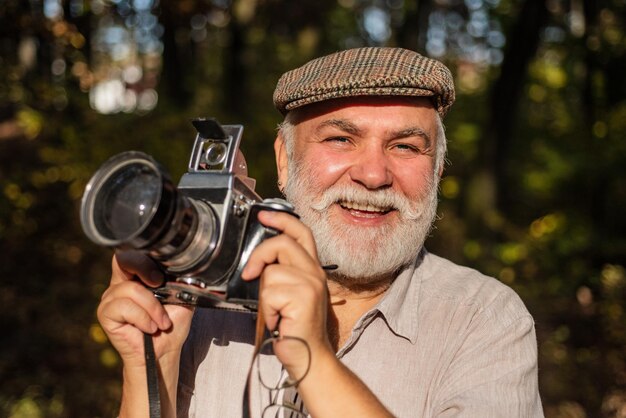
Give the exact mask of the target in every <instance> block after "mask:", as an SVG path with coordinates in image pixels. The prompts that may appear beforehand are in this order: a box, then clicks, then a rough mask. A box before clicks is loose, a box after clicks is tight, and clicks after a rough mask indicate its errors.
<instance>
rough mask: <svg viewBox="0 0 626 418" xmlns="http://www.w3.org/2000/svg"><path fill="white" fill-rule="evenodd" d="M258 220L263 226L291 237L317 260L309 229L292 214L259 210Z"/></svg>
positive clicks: (313, 241)
mask: <svg viewBox="0 0 626 418" xmlns="http://www.w3.org/2000/svg"><path fill="white" fill-rule="evenodd" d="M259 220H260V221H261V223H262V224H263V225H265V226H269V227H272V228H274V229H277V230H279V231H281V232H282V233H283V234H285V235H288V236H290V237H292V238H293V239H294V240H295V241H296V242H297V243H298V244H300V245H301V246H302V247H303V248H304V249H305V250H306V251H307V253H309V255H310V256H311V257H312V258H314V259H315V260H317V248H316V247H315V240H314V239H313V234H312V233H311V230H310V229H309V228H307V227H306V226H305V225H304V224H303V223H302V222H300V221H299V220H298V219H297V218H295V217H294V216H292V215H290V214H288V213H284V212H272V211H261V212H259Z"/></svg>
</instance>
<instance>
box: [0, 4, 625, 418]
mask: <svg viewBox="0 0 626 418" xmlns="http://www.w3.org/2000/svg"><path fill="white" fill-rule="evenodd" d="M46 3H47V4H48V5H50V4H59V5H60V7H61V9H60V10H62V12H59V11H58V10H57V11H56V12H55V11H54V10H50V9H47V10H46V14H44V13H43V10H42V9H41V8H42V7H43V6H42V4H41V3H39V2H23V1H18V0H8V1H4V2H1V3H0V22H1V24H0V39H1V41H2V42H0V52H1V53H0V254H1V257H2V260H1V262H0V278H1V279H0V318H1V319H0V321H1V325H2V329H3V333H2V337H1V338H2V344H0V375H1V376H2V380H1V381H0V415H2V416H10V417H38V416H41V417H43V416H45V417H57V416H58V417H61V416H62V417H72V416H81V417H82V416H115V413H116V408H117V403H118V399H119V396H120V387H119V382H120V376H119V372H120V364H119V359H118V358H117V355H116V353H115V352H114V351H113V350H112V349H111V348H110V347H109V345H108V342H107V340H106V336H105V335H104V333H103V332H102V330H101V329H100V327H99V326H98V325H97V321H96V319H95V309H96V306H97V304H98V300H99V298H100V295H101V293H102V291H103V290H104V289H105V287H106V286H107V281H108V277H109V262H110V253H108V252H107V251H103V250H102V249H101V248H96V247H95V246H94V245H93V244H91V243H89V242H88V241H86V239H85V238H84V237H83V234H82V232H81V230H80V226H79V221H78V206H79V201H80V197H81V195H82V191H83V188H84V186H85V183H86V182H87V180H88V178H89V177H90V175H91V173H93V171H94V170H95V169H96V168H97V167H98V166H99V165H100V164H101V163H102V162H103V161H104V160H105V159H106V158H108V157H109V156H111V155H113V154H116V153H118V152H121V151H125V150H128V149H139V150H142V151H144V152H147V153H149V154H152V155H153V156H154V157H155V158H156V159H157V160H159V161H161V162H162V163H163V164H164V165H165V166H166V167H167V168H168V169H169V170H170V171H171V173H172V176H173V178H174V179H177V178H178V177H179V176H180V175H181V174H182V173H183V172H184V171H185V169H186V164H187V160H188V157H189V152H190V147H191V145H192V142H193V136H194V131H193V128H192V127H191V125H190V123H189V120H190V119H192V118H194V117H197V116H215V117H217V118H218V119H219V120H220V121H221V122H223V123H242V124H244V125H245V133H244V142H243V150H244V153H245V154H246V155H247V156H248V160H249V161H248V163H249V166H250V170H251V173H252V175H253V177H256V178H257V180H258V186H257V189H258V190H259V192H260V193H261V195H263V196H273V195H274V196H275V195H277V193H278V191H277V190H276V186H275V169H274V160H273V152H272V143H273V139H274V135H275V127H276V124H277V123H278V122H279V121H280V115H279V114H278V113H277V112H276V111H275V110H274V109H273V107H272V104H271V95H272V91H273V88H274V84H275V82H276V80H277V79H278V77H279V76H280V74H281V73H282V72H283V71H285V70H287V69H290V68H293V67H294V66H297V65H300V64H302V63H303V62H305V61H306V60H308V59H310V58H311V57H314V56H317V55H319V54H322V53H326V52H330V51H334V50H337V49H340V48H345V47H350V46H357V45H366V44H374V43H376V42H375V39H374V37H373V36H372V34H371V33H370V32H368V28H367V27H366V25H365V24H364V21H365V19H364V16H365V15H366V13H367V11H368V10H370V9H368V7H371V6H373V5H375V2H370V1H366V0H341V1H338V2H334V1H302V2H287V1H265V2H257V1H250V0H237V1H233V2H232V4H230V2H217V1H215V2H211V1H204V2H200V1H173V0H161V1H160V2H159V6H158V10H154V9H150V10H138V9H133V8H132V7H131V3H132V2H129V1H126V0H119V1H115V2H108V1H103V0H92V1H87V0H85V1H69V0H67V1H59V2H46ZM148 3H149V2H148ZM443 3H446V2H417V3H416V2H401V1H400V2H398V1H389V2H387V3H386V5H385V6H378V7H382V8H383V9H385V10H386V11H387V13H388V14H389V28H388V29H389V31H390V37H389V38H388V40H387V41H386V42H387V43H389V44H398V45H399V46H404V47H408V48H413V49H416V48H417V45H416V44H403V43H402V42H403V39H421V41H419V42H420V45H423V44H424V41H423V39H424V36H426V35H427V32H428V31H427V30H426V29H427V28H426V27H421V26H420V27H416V25H417V21H418V20H417V18H416V17H417V16H419V14H420V13H421V12H424V13H425V12H428V13H435V12H441V11H447V12H455V13H456V12H458V14H459V16H461V17H463V19H469V17H470V15H471V13H469V11H468V10H467V9H466V8H465V6H461V5H460V4H461V3H459V5H448V6H446V5H442V4H443ZM449 3H453V2H449ZM474 3H476V4H478V3H480V7H482V9H481V10H485V11H487V12H488V13H489V18H490V19H491V21H494V22H498V25H499V26H496V27H500V28H501V30H502V32H503V33H504V34H505V35H509V33H510V31H512V30H513V28H514V27H515V25H516V23H517V22H518V20H519V19H520V18H521V17H520V16H521V13H522V10H523V7H522V6H523V5H524V4H525V3H524V2H521V1H504V0H503V1H500V2H499V4H498V6H497V7H495V8H489V7H488V6H487V4H488V3H490V4H491V3H498V2H474ZM574 3H576V4H578V3H580V2H572V4H574ZM584 3H585V4H587V2H584ZM589 3H593V2H589ZM599 3H602V5H601V7H600V6H594V7H589V8H588V9H585V10H578V9H575V10H565V9H563V8H562V7H563V6H562V5H560V3H559V2H546V4H547V5H548V6H549V19H548V23H547V24H546V25H545V26H544V27H542V28H541V34H540V35H541V37H540V42H539V46H538V48H537V51H536V52H535V53H534V55H533V56H532V57H531V59H530V60H529V62H527V63H526V65H527V68H525V71H523V72H521V74H522V78H521V79H519V80H518V81H516V82H518V83H519V86H520V87H521V92H522V93H521V96H520V98H519V100H517V101H516V102H515V103H508V102H507V103H502V102H500V103H493V102H492V101H491V97H492V96H493V94H494V93H495V92H494V90H495V89H497V88H498V87H497V86H498V84H497V81H498V80H501V79H503V78H504V77H505V76H507V75H508V74H503V72H504V71H505V67H504V66H500V65H499V64H498V63H490V62H486V61H471V60H468V58H467V57H468V55H464V54H465V53H467V51H465V50H462V48H461V47H460V46H459V45H464V44H462V43H453V42H452V41H450V42H451V44H450V47H449V48H448V49H447V50H446V52H445V55H443V56H442V57H441V58H442V59H443V60H445V61H446V63H448V64H449V65H450V67H451V68H452V69H453V71H454V73H455V75H456V80H457V87H458V101H457V103H456V104H455V106H454V108H453V110H452V112H451V114H450V115H449V116H448V117H447V118H446V121H445V122H446V127H447V129H446V132H447V136H448V140H449V160H450V164H448V166H447V167H446V174H445V177H444V179H443V181H442V183H441V196H442V198H441V200H442V201H441V209H440V213H441V215H442V216H441V220H440V221H439V222H438V224H437V225H438V227H437V230H436V231H435V233H434V234H433V237H432V238H431V239H430V241H429V243H428V246H429V248H430V249H431V251H433V252H436V253H439V254H441V255H444V256H447V257H449V258H451V259H453V260H455V261H458V262H461V263H464V264H468V265H471V266H473V267H476V268H479V269H480V270H482V271H483V272H485V273H487V274H490V275H493V276H494V277H496V278H498V279H499V280H501V281H503V282H504V283H506V284H508V285H510V286H512V287H513V288H514V289H515V290H516V291H517V292H518V293H519V294H520V295H521V297H522V298H523V300H524V301H525V302H526V304H527V305H528V307H529V309H530V310H531V313H532V314H533V315H534V317H535V320H536V324H537V333H538V339H539V350H540V383H541V393H542V396H543V402H544V406H545V410H546V416H548V417H555V418H558V417H595V416H603V417H617V416H621V415H619V413H620V412H618V411H622V412H621V413H623V410H624V408H626V350H625V349H624V348H625V347H626V320H625V319H626V318H625V315H626V313H625V312H624V306H625V305H626V304H625V302H626V272H625V266H626V220H625V218H624V214H625V213H626V161H625V160H626V78H624V77H623V73H624V70H625V69H626V54H625V48H624V45H626V38H625V36H624V21H625V19H624V16H625V15H626V10H625V9H626V6H625V5H624V3H623V2H620V1H617V0H614V1H605V2H599ZM226 4H228V5H229V6H224V5H226ZM376 4H377V3H376ZM381 4H382V3H381ZM416 4H417V5H418V6H416ZM79 6H80V7H79ZM426 6H428V7H426ZM446 8H447V9H446ZM139 16H141V19H142V20H141V21H142V22H148V23H150V22H152V23H150V25H151V26H150V27H149V28H148V29H146V28H143V29H145V30H144V32H141V30H139V29H140V28H138V26H137V23H136V22H137V21H139V20H140V19H139ZM150 16H154V19H152V18H151V17H150ZM157 16H158V17H157ZM133 19H135V20H133ZM151 19H152V20H151ZM412 19H413V20H412ZM576 19H578V20H576ZM435 20H436V19H435ZM420 21H421V20H420ZM133 22H135V23H133ZM425 22H428V19H426V20H425ZM464 22H465V23H466V21H464ZM581 22H582V24H581ZM106 25H113V26H115V27H116V28H119V31H118V32H117V33H127V34H128V33H132V34H133V35H132V37H131V38H130V39H131V41H130V42H131V45H139V44H140V43H141V42H143V41H145V42H146V44H145V45H144V46H145V48H143V49H141V48H138V49H137V50H136V51H135V52H132V53H129V52H128V51H126V50H123V49H119V48H118V49H115V44H114V43H113V44H111V45H109V46H108V47H106V48H109V47H110V49H106V48H105V47H104V46H103V45H104V44H102V43H99V42H100V41H98V39H100V38H98V36H100V35H101V34H102V33H103V32H99V31H101V30H102V28H103V27H105V26H106ZM133 25H134V26H133ZM135 29H137V30H138V31H135ZM120 31H121V32H120ZM124 31H126V32H124ZM401 33H403V34H407V33H409V34H410V33H416V34H417V35H415V37H414V38H412V37H410V36H408V35H407V36H400V35H399V34H401ZM99 34H100V35H99ZM450 36H452V35H450ZM455 36H456V35H455ZM483 38H484V37H483ZM483 38H480V39H479V37H476V39H477V40H476V44H474V45H478V46H480V45H483V44H485V42H486V41H485V39H483ZM463 39H465V40H467V38H463ZM142 40H143V41H142ZM152 41H154V42H156V43H150V42H152ZM416 42H417V41H416ZM481 42H482V43H481ZM120 43H123V42H118V44H120ZM460 48H461V49H460ZM125 51H126V52H125ZM133 51H134V50H133ZM514 53H515V51H513V52H506V51H505V54H514ZM505 59H506V56H505ZM131 66H132V68H133V70H132V71H135V73H133V72H132V71H131V72H127V73H124V70H128V69H129V68H131ZM138 69H139V70H140V77H139V79H136V77H135V76H134V75H133V74H135V75H136V72H137V71H138ZM124 74H126V75H124ZM120 77H122V78H120ZM124 77H126V78H124ZM133 77H135V78H133ZM107 80H123V81H124V83H122V85H123V87H124V88H125V90H123V92H124V93H123V94H121V95H118V96H115V97H113V99H115V100H121V99H120V97H122V96H124V97H125V98H126V99H125V101H121V102H120V103H121V105H120V106H121V107H119V108H118V109H117V111H115V112H111V113H108V114H103V113H101V112H98V111H96V110H94V108H97V105H96V102H95V99H94V97H95V96H94V91H95V89H96V87H97V86H98V85H99V83H101V82H104V81H107ZM155 94H156V95H158V101H157V102H154V98H155ZM109 99H111V97H109ZM111 100H112V99H111ZM151 100H152V101H151ZM512 100H513V98H512ZM142 103H143V104H142ZM151 103H152V104H154V103H156V107H150V104H151ZM118 104H119V103H118ZM142 106H143V107H142ZM509 108H510V109H512V113H513V114H512V117H511V120H512V121H513V122H512V126H511V134H510V135H507V136H506V137H497V136H496V137H494V136H493V133H494V132H495V131H496V129H495V126H496V125H495V123H494V121H493V120H491V115H493V114H496V113H497V114H502V109H504V110H505V111H506V110H507V109H509ZM496 111H498V112H496ZM509 113H511V112H509Z"/></svg>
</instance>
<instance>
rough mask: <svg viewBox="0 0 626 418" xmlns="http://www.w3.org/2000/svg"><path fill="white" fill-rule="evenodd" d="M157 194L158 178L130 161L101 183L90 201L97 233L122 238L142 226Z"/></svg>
mask: <svg viewBox="0 0 626 418" xmlns="http://www.w3.org/2000/svg"><path fill="white" fill-rule="evenodd" d="M160 197H161V179H160V176H159V175H158V173H155V172H154V170H152V168H151V167H148V166H146V165H144V164H138V163H131V164H128V165H126V166H124V167H122V168H121V169H120V170H118V171H116V172H114V173H113V174H112V175H111V176H110V177H109V178H108V179H106V181H105V182H104V183H103V184H102V186H101V190H100V192H99V193H98V195H97V198H96V201H95V203H94V216H93V219H94V222H95V225H96V228H97V230H98V231H99V233H100V234H101V235H103V236H104V237H106V238H107V239H110V240H120V241H125V240H127V239H129V238H131V237H132V236H133V235H135V234H136V233H137V232H138V231H142V230H144V229H145V228H146V226H147V225H148V224H149V222H150V221H151V220H152V217H153V216H154V214H155V212H156V209H157V207H158V204H159V200H160Z"/></svg>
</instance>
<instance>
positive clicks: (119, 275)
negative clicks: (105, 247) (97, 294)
mask: <svg viewBox="0 0 626 418" xmlns="http://www.w3.org/2000/svg"><path fill="white" fill-rule="evenodd" d="M133 276H137V277H139V278H140V279H141V281H142V282H143V283H145V284H146V285H148V286H150V287H157V286H160V285H161V284H162V283H163V279H164V275H163V272H162V271H161V269H159V266H158V265H157V264H156V263H155V262H154V261H153V260H152V259H151V258H150V257H148V256H147V255H145V254H143V253H140V252H139V251H129V250H126V251H120V250H118V251H116V252H115V256H114V257H113V275H112V277H111V284H117V283H120V282H122V281H124V280H130V279H132V278H133Z"/></svg>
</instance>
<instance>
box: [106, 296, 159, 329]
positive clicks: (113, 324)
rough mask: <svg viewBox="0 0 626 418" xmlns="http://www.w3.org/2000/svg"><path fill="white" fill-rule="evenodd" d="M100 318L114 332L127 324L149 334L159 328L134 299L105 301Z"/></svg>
mask: <svg viewBox="0 0 626 418" xmlns="http://www.w3.org/2000/svg"><path fill="white" fill-rule="evenodd" d="M98 319H99V320H100V323H101V324H102V326H103V327H104V328H105V329H110V331H113V332H115V330H116V328H118V327H120V326H124V325H127V324H128V325H132V326H134V327H135V328H137V329H139V330H141V331H143V332H147V333H149V334H154V333H155V332H156V331H157V330H158V329H159V326H158V324H157V323H156V322H154V321H153V319H152V317H151V316H150V314H149V313H148V312H147V311H146V310H144V309H143V308H142V307H141V306H139V305H137V304H136V303H135V302H134V301H133V300H131V299H125V298H122V299H115V300H112V301H110V302H109V303H103V304H102V305H101V309H99V310H98Z"/></svg>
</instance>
